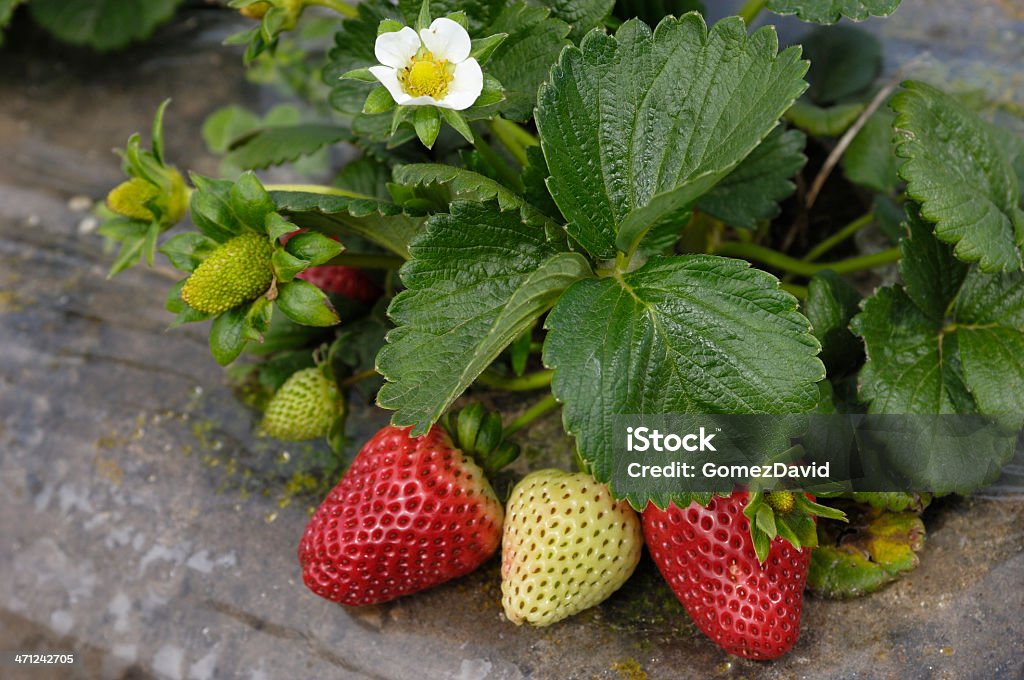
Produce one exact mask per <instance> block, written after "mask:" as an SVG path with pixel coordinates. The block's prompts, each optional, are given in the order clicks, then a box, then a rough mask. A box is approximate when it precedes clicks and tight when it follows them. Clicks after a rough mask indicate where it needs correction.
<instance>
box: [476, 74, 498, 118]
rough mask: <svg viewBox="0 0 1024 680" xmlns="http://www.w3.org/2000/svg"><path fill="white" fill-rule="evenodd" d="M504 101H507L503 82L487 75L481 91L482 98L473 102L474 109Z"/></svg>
mask: <svg viewBox="0 0 1024 680" xmlns="http://www.w3.org/2000/svg"><path fill="white" fill-rule="evenodd" d="M503 101H505V88H504V87H502V85H501V81H500V80H498V79H497V78H495V77H494V76H492V75H490V74H487V73H485V74H484V85H483V89H481V90H480V96H479V97H477V98H476V101H475V102H473V108H474V109H478V108H483V107H485V106H491V105H492V104H499V103H501V102H503Z"/></svg>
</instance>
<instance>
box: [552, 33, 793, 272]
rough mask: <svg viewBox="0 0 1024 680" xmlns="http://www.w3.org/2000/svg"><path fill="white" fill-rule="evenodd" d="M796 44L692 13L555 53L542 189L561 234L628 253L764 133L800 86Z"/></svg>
mask: <svg viewBox="0 0 1024 680" xmlns="http://www.w3.org/2000/svg"><path fill="white" fill-rule="evenodd" d="M806 69H807V64H806V62H803V61H801V60H800V51H799V48H789V49H786V50H784V51H782V52H781V53H779V52H778V38H777V36H776V34H775V32H774V31H773V30H772V29H770V28H763V29H759V30H757V31H755V32H754V33H753V34H752V35H750V36H748V35H747V32H746V28H745V26H744V24H743V21H742V20H741V19H739V18H736V17H732V18H728V19H724V20H722V21H720V22H719V23H717V24H716V25H715V26H714V27H713V28H712V29H711V30H710V32H709V31H708V29H707V26H706V25H705V24H704V20H703V19H702V18H701V16H700V15H698V14H688V15H686V16H684V17H682V18H680V19H675V18H672V17H668V18H666V19H665V20H664V21H662V22H661V23H660V24H659V25H658V27H657V29H656V30H655V31H653V32H652V31H651V29H650V28H648V27H647V25H646V24H644V23H642V22H640V21H635V20H634V21H628V22H626V23H625V24H623V25H622V27H620V28H619V30H618V31H617V32H616V34H615V36H609V35H605V34H603V33H601V32H599V31H594V32H591V33H589V34H588V35H587V36H586V37H585V38H584V39H583V42H582V44H581V45H580V47H579V48H575V47H570V48H568V49H566V50H564V51H563V52H562V55H561V57H560V58H559V61H558V63H557V64H556V65H555V67H554V68H553V69H552V71H551V76H550V79H549V80H548V81H547V82H546V83H545V84H544V85H543V86H542V87H541V91H540V96H539V103H538V107H537V126H538V129H539V130H540V133H541V135H540V136H541V140H542V148H543V150H544V156H545V158H546V160H547V164H548V168H549V170H550V173H551V178H550V179H549V180H548V187H549V188H550V190H551V195H552V196H553V197H554V200H555V203H556V204H558V207H559V208H560V209H561V211H562V214H564V215H565V217H566V218H567V219H568V220H569V225H568V227H567V229H568V231H569V233H570V234H571V235H572V236H573V238H575V239H576V240H577V241H579V243H580V244H581V245H582V246H583V247H584V248H586V249H587V251H588V252H589V253H590V254H591V255H593V256H594V257H596V258H598V259H609V258H612V257H614V256H615V254H616V251H617V250H623V251H626V252H632V250H633V249H635V247H636V244H638V243H639V242H640V240H641V239H642V237H643V235H644V234H645V233H646V232H647V231H648V230H649V229H650V228H651V227H653V226H655V225H656V224H657V223H659V222H665V221H669V220H677V221H679V222H680V224H681V223H682V222H684V221H685V220H681V219H680V218H681V216H682V214H683V213H684V212H685V211H686V210H688V209H689V207H690V206H691V205H692V204H693V202H694V201H695V200H696V199H697V198H699V197H700V196H701V195H702V194H704V193H706V192H707V191H708V190H710V189H711V188H712V187H713V186H714V185H715V184H716V183H717V182H718V181H720V180H721V179H723V178H724V177H725V176H726V175H728V174H729V173H730V172H731V171H732V170H733V169H734V168H735V167H736V166H737V165H739V163H740V162H741V161H742V160H743V159H744V158H745V157H746V156H747V155H749V154H750V152H751V151H753V150H754V148H755V147H756V146H757V145H758V144H759V143H760V142H761V140H762V139H764V138H765V137H766V136H767V135H768V133H769V132H771V130H772V128H774V127H775V126H776V124H777V122H778V119H779V116H780V115H782V113H783V112H784V111H785V110H786V109H787V108H789V106H790V105H791V104H792V103H793V101H794V100H795V99H796V98H797V97H798V96H799V95H800V94H801V93H802V92H803V90H804V88H805V83H804V82H803V80H802V76H803V74H804V72H805V71H806Z"/></svg>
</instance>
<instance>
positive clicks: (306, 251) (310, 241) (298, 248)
mask: <svg viewBox="0 0 1024 680" xmlns="http://www.w3.org/2000/svg"><path fill="white" fill-rule="evenodd" d="M284 248H285V250H287V251H288V252H289V253H291V254H292V255H294V256H295V257H297V258H299V259H300V260H305V261H306V262H308V263H309V266H311V267H315V266H317V265H321V264H324V263H325V262H327V261H329V260H331V259H332V258H335V257H337V256H338V255H340V254H341V253H342V252H344V250H345V246H343V245H342V244H341V243H339V242H338V241H335V240H334V239H332V238H328V237H327V236H324V235H323V234H321V233H319V232H316V231H306V232H303V233H301V234H296V235H295V236H293V237H292V238H291V239H289V240H288V243H287V245H285V247H284Z"/></svg>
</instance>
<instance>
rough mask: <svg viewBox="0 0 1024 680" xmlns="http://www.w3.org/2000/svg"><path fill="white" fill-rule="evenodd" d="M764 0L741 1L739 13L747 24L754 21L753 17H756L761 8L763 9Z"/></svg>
mask: <svg viewBox="0 0 1024 680" xmlns="http://www.w3.org/2000/svg"><path fill="white" fill-rule="evenodd" d="M765 1H766V0H747V1H746V2H745V3H743V7H741V8H740V11H739V15H740V17H741V18H742V19H743V22H744V23H745V24H746V25H747V26H750V24H752V23H754V19H756V18H757V15H758V14H760V13H761V10H762V9H764V5H765Z"/></svg>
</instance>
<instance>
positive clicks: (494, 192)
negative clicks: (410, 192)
mask: <svg viewBox="0 0 1024 680" xmlns="http://www.w3.org/2000/svg"><path fill="white" fill-rule="evenodd" d="M394 177H395V182H396V183H397V184H402V185H406V186H426V185H430V184H441V185H445V186H447V187H448V188H449V189H450V190H451V193H452V198H453V199H456V198H458V199H464V200H473V201H488V200H492V199H497V201H498V207H499V208H501V209H502V210H511V209H513V208H518V207H520V206H522V205H523V199H522V197H520V196H519V195H518V194H516V193H515V192H514V191H511V190H509V189H506V188H505V187H503V186H502V185H501V184H499V183H498V182H496V181H494V180H493V179H491V178H490V177H487V176H486V175H481V174H480V173H477V172H473V171H472V170H466V169H465V168H459V167H455V166H454V165H444V164H442V163H415V164H411V165H400V166H398V167H396V168H395V169H394Z"/></svg>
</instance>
